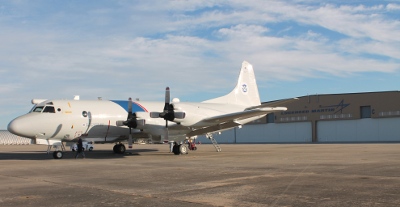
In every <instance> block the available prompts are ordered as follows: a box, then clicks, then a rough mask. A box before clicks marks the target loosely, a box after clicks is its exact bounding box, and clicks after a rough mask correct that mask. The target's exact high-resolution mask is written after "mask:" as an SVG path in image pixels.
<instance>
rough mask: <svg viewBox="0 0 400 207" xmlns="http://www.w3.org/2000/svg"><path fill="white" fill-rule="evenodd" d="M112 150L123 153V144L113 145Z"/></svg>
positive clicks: (124, 149)
mask: <svg viewBox="0 0 400 207" xmlns="http://www.w3.org/2000/svg"><path fill="white" fill-rule="evenodd" d="M113 151H114V153H115V154H125V151H126V148H125V145H124V144H122V143H118V144H115V145H114V147H113Z"/></svg>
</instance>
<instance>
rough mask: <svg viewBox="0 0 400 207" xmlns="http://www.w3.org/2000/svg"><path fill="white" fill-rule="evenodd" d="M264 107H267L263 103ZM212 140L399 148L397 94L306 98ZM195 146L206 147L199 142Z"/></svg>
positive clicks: (309, 96)
mask: <svg viewBox="0 0 400 207" xmlns="http://www.w3.org/2000/svg"><path fill="white" fill-rule="evenodd" d="M267 103H268V102H267ZM282 106H285V107H287V108H288V110H287V111H283V112H278V113H273V114H268V115H267V117H265V118H263V119H259V120H256V121H254V122H253V123H251V124H247V125H244V126H243V127H242V128H241V129H238V128H235V129H232V130H228V131H225V132H222V133H221V134H220V135H215V136H214V138H215V139H216V140H217V141H218V142H219V143H286V142H288V143H334V142H400V92H399V91H385V92H369V93H347V94H325V95H308V96H302V97H299V100H298V101H294V102H290V103H287V104H283V105H282ZM198 141H201V142H205V143H208V142H209V140H208V139H206V138H205V137H204V136H201V137H199V138H198Z"/></svg>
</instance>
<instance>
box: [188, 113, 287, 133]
mask: <svg viewBox="0 0 400 207" xmlns="http://www.w3.org/2000/svg"><path fill="white" fill-rule="evenodd" d="M286 110H287V108H286V107H261V106H258V108H255V109H251V110H245V111H241V112H235V113H230V114H224V115H220V116H214V117H210V118H207V119H204V120H202V122H203V123H208V124H209V126H205V127H201V128H198V129H196V130H193V131H191V132H190V133H188V134H187V136H196V135H202V134H205V133H209V132H215V131H223V130H227V129H230V128H233V127H236V126H239V125H241V124H240V123H239V122H238V121H240V120H243V119H247V118H251V117H255V116H262V115H266V114H268V113H272V112H275V111H286Z"/></svg>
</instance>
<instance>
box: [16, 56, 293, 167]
mask: <svg viewBox="0 0 400 207" xmlns="http://www.w3.org/2000/svg"><path fill="white" fill-rule="evenodd" d="M32 103H33V104H34V107H33V108H32V109H31V110H30V111H29V113H27V114H25V115H22V116H19V117H17V118H15V119H14V120H12V121H11V122H10V123H9V124H8V131H9V132H11V133H13V134H15V135H18V136H22V137H27V138H30V139H33V140H34V141H35V143H36V144H44V145H48V152H49V151H50V149H51V147H52V146H53V147H55V148H56V150H54V152H53V157H54V158H55V159H60V158H62V157H63V151H64V150H65V147H64V145H63V142H66V143H68V142H76V140H77V139H78V138H79V137H81V138H82V139H83V140H84V141H85V140H90V141H94V142H95V143H116V144H115V145H114V147H113V150H114V152H115V153H120V154H124V153H125V151H126V148H125V145H124V144H123V143H126V142H128V143H129V147H130V148H131V146H132V140H133V139H136V138H151V139H152V140H153V142H162V141H164V140H168V141H170V142H173V141H176V142H177V143H181V142H182V141H185V140H188V139H193V138H194V137H196V136H198V135H206V137H207V138H209V139H211V140H212V141H213V143H215V144H216V142H215V139H214V138H213V134H214V133H219V132H221V131H224V130H228V129H231V128H234V127H241V126H242V125H243V124H246V123H249V122H251V121H254V120H256V119H259V118H261V117H263V116H265V115H267V114H268V113H272V112H276V111H285V110H287V108H286V107H276V104H274V105H271V104H268V103H267V104H261V102H260V97H259V93H258V88H257V83H256V78H255V75H254V71H253V66H252V65H251V64H249V63H248V62H246V61H244V62H243V63H242V68H241V70H240V74H239V78H238V81H237V84H236V86H235V88H234V89H233V90H232V91H231V92H230V93H228V94H226V95H224V96H221V97H218V98H214V99H210V100H206V101H203V102H197V103H195V102H180V101H179V99H177V98H174V99H172V101H170V89H169V87H167V88H166V91H165V102H147V101H132V99H131V98H129V100H125V101H124V100H79V99H74V100H45V99H33V100H32ZM60 148H61V150H60ZM173 152H174V154H186V153H187V152H188V148H187V146H186V145H185V144H177V145H175V146H174V148H173Z"/></svg>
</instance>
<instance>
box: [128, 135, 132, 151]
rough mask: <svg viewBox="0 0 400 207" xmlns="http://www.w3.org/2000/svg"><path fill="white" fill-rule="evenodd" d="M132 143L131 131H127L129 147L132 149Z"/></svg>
mask: <svg viewBox="0 0 400 207" xmlns="http://www.w3.org/2000/svg"><path fill="white" fill-rule="evenodd" d="M132 143H133V140H132V133H129V139H128V145H129V149H132Z"/></svg>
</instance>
